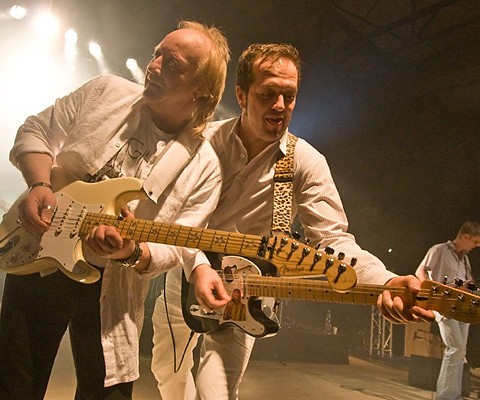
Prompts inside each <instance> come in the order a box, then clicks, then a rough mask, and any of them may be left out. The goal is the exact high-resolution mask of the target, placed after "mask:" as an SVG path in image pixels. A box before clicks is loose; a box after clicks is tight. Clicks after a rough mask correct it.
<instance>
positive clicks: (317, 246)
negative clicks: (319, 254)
mask: <svg viewBox="0 0 480 400" xmlns="http://www.w3.org/2000/svg"><path fill="white" fill-rule="evenodd" d="M319 248H320V242H318V243H317V244H316V245H315V250H318V249H319Z"/></svg>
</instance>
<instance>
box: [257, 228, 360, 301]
mask: <svg viewBox="0 0 480 400" xmlns="http://www.w3.org/2000/svg"><path fill="white" fill-rule="evenodd" d="M263 249H264V250H263V252H264V254H261V256H262V257H263V258H265V259H266V260H268V261H270V262H271V263H272V264H274V265H275V266H276V267H277V269H278V272H279V274H280V275H281V276H302V277H305V276H323V275H324V276H326V278H327V280H328V282H329V283H330V286H331V287H332V288H333V289H335V290H337V291H339V292H342V291H343V292H344V291H347V290H349V289H351V288H352V287H354V286H355V284H356V283H357V274H356V272H355V270H354V269H353V266H352V265H351V264H348V263H347V262H346V261H345V255H344V254H343V253H339V254H338V256H337V257H335V256H334V255H333V250H332V249H329V248H328V247H327V248H326V249H324V250H318V249H314V248H313V247H310V246H308V245H306V244H304V243H301V242H300V241H298V240H296V239H294V238H291V237H290V236H288V235H287V234H276V235H271V236H270V237H268V238H264V244H263ZM353 264H354V262H353Z"/></svg>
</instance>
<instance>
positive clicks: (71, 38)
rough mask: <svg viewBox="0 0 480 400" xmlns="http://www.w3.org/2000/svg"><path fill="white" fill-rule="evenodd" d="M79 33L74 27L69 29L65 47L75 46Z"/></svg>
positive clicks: (66, 33) (66, 34)
mask: <svg viewBox="0 0 480 400" xmlns="http://www.w3.org/2000/svg"><path fill="white" fill-rule="evenodd" d="M77 41H78V35H77V32H75V30H73V29H68V30H67V31H66V32H65V47H66V48H75V47H76V46H77Z"/></svg>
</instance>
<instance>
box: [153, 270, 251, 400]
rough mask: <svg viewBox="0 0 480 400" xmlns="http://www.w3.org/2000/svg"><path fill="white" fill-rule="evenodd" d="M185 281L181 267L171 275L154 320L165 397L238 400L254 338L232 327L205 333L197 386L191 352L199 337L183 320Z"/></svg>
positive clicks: (158, 368)
mask: <svg viewBox="0 0 480 400" xmlns="http://www.w3.org/2000/svg"><path fill="white" fill-rule="evenodd" d="M181 281H182V270H181V268H174V269H171V270H170V271H168V272H167V276H166V285H165V290H164V292H163V294H162V295H161V296H159V297H158V299H157V300H156V302H155V308H154V312H153V316H152V321H153V329H154V334H153V355H152V372H153V374H154V376H155V378H156V380H157V384H158V389H159V391H160V394H161V396H162V399H163V400H194V399H197V400H237V399H238V392H239V387H240V383H241V381H242V377H243V374H244V373H245V370H246V368H247V365H248V361H249V358H250V354H251V352H252V349H253V345H254V343H255V339H254V338H253V337H251V336H249V335H247V334H246V333H244V332H243V331H242V330H240V329H238V328H236V327H234V326H231V325H229V326H227V327H225V328H222V329H221V330H218V331H215V332H211V333H208V334H204V335H203V341H202V344H201V349H200V360H199V364H198V369H197V375H196V379H195V383H196V384H195V383H194V378H193V375H192V372H191V370H192V367H193V365H194V359H193V354H192V351H193V349H194V348H195V346H196V344H197V341H198V338H199V335H198V334H193V336H192V332H191V330H190V328H189V327H188V326H187V324H186V323H185V321H184V319H183V315H182V307H181ZM165 296H166V297H165ZM182 357H183V360H182V361H181V359H182ZM195 389H196V390H195Z"/></svg>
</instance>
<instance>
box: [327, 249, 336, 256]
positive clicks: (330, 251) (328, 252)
mask: <svg viewBox="0 0 480 400" xmlns="http://www.w3.org/2000/svg"><path fill="white" fill-rule="evenodd" d="M325 253H327V254H328V255H329V256H331V255H332V254H333V253H335V250H333V249H332V248H331V247H325Z"/></svg>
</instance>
